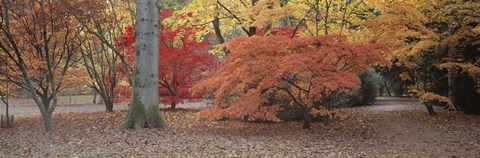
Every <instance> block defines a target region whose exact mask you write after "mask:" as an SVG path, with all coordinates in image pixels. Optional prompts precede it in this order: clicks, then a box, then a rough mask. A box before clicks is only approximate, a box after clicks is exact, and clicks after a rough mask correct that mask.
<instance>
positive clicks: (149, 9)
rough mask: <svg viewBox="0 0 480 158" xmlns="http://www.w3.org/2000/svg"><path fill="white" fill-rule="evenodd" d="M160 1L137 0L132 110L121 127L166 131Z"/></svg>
mask: <svg viewBox="0 0 480 158" xmlns="http://www.w3.org/2000/svg"><path fill="white" fill-rule="evenodd" d="M156 2H157V1H156V0H137V1H136V6H137V12H136V14H137V15H136V35H135V37H136V40H135V61H134V70H133V75H134V76H133V79H134V81H133V88H132V95H131V98H130V109H129V111H128V114H127V117H126V118H125V120H124V121H123V123H122V125H121V128H134V129H138V128H166V127H167V124H166V122H165V120H164V119H163V117H162V116H161V114H160V109H159V107H158V53H159V47H158V44H159V11H158V8H157V5H156V4H157V3H156Z"/></svg>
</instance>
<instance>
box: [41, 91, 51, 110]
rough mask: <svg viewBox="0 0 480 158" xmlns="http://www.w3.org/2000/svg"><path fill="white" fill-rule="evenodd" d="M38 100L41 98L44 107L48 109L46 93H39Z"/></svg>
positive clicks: (48, 102) (48, 100) (48, 101)
mask: <svg viewBox="0 0 480 158" xmlns="http://www.w3.org/2000/svg"><path fill="white" fill-rule="evenodd" d="M40 100H42V103H43V107H45V109H47V110H48V109H50V99H49V98H48V94H45V95H40Z"/></svg>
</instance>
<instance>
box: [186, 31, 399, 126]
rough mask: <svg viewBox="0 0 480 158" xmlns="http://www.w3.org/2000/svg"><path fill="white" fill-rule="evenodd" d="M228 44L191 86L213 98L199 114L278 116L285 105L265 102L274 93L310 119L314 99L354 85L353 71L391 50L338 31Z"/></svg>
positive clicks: (356, 83) (216, 116) (376, 61)
mask: <svg viewBox="0 0 480 158" xmlns="http://www.w3.org/2000/svg"><path fill="white" fill-rule="evenodd" d="M226 47H227V49H229V50H230V51H231V54H230V55H229V56H228V57H227V58H226V60H225V61H224V63H223V65H222V67H221V68H220V69H219V70H218V71H217V72H215V74H214V75H213V76H212V77H209V78H207V79H204V80H201V81H200V82H199V83H198V84H196V85H195V86H194V87H193V93H197V94H203V95H204V96H207V95H213V96H214V98H215V101H214V107H213V109H206V110H204V111H202V112H200V113H199V116H200V117H204V118H208V119H221V118H243V119H247V120H264V121H280V119H279V118H278V117H277V116H276V112H277V111H279V110H281V106H283V105H271V104H266V103H267V102H268V98H269V97H274V98H281V99H287V100H290V104H291V106H299V107H301V109H302V111H303V112H302V113H303V115H304V117H305V118H304V121H310V120H309V119H310V114H309V111H310V110H312V108H314V104H318V103H320V104H322V102H321V99H322V98H324V97H326V96H329V95H331V94H332V93H334V92H348V91H350V90H352V89H355V88H358V87H359V86H360V80H359V78H358V77H357V76H356V75H355V74H356V73H359V72H362V71H366V70H368V69H369V67H370V66H371V65H383V64H387V63H388V62H387V61H386V60H385V57H386V56H387V55H388V54H389V53H390V50H389V49H388V48H387V47H386V46H385V45H383V44H376V43H368V44H362V43H351V42H348V41H347V38H346V37H345V36H340V35H328V36H318V37H300V38H293V39H292V38H289V37H287V36H282V35H272V36H253V37H238V38H236V39H234V40H233V41H231V42H230V43H229V44H228V45H226ZM317 107H318V106H317ZM317 111H318V110H317Z"/></svg>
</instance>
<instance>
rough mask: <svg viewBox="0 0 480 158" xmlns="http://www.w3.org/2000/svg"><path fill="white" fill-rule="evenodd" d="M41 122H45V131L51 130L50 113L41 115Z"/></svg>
mask: <svg viewBox="0 0 480 158" xmlns="http://www.w3.org/2000/svg"><path fill="white" fill-rule="evenodd" d="M43 123H44V124H45V130H46V131H47V132H51V131H53V122H52V115H50V114H45V115H43Z"/></svg>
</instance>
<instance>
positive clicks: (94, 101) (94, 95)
mask: <svg viewBox="0 0 480 158" xmlns="http://www.w3.org/2000/svg"><path fill="white" fill-rule="evenodd" d="M92 94H93V101H92V103H93V104H96V103H97V90H95V88H92Z"/></svg>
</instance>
